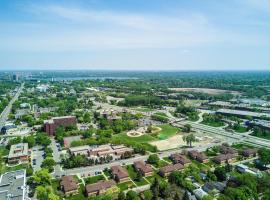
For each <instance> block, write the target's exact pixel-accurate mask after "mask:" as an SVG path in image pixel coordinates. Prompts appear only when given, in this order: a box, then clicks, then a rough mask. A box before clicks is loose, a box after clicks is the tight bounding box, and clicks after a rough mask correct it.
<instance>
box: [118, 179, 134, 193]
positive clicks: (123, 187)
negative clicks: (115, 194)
mask: <svg viewBox="0 0 270 200" xmlns="http://www.w3.org/2000/svg"><path fill="white" fill-rule="evenodd" d="M117 187H118V188H119V189H120V191H124V190H127V189H129V188H133V187H135V185H134V184H133V183H132V181H128V182H124V183H119V184H117Z"/></svg>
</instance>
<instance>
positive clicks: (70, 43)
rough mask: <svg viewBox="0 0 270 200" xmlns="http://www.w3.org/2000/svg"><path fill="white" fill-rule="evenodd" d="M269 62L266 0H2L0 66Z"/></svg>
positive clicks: (171, 66)
mask: <svg viewBox="0 0 270 200" xmlns="http://www.w3.org/2000/svg"><path fill="white" fill-rule="evenodd" d="M11 69H15V70H21V69H42V70H43V69H98V70H101V69H110V70H111V69H118V70H119V69H121V70H123V69H126V70H270V0H223V1H220V0H188V1H187V0H147V1H146V0H85V1H82V0H81V1H80V0H77V1H70V0H66V1H63V0H59V1H50V0H44V1H42V0H40V1H27V0H24V1H21V0H12V1H10V0H0V70H11Z"/></svg>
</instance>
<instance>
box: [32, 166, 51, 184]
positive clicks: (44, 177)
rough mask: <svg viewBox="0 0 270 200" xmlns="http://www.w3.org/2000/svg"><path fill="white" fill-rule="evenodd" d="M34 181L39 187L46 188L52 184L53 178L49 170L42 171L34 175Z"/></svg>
mask: <svg viewBox="0 0 270 200" xmlns="http://www.w3.org/2000/svg"><path fill="white" fill-rule="evenodd" d="M33 179H34V181H35V183H36V184H37V185H43V186H46V185H51V183H52V176H51V174H50V173H49V171H48V169H41V170H39V171H37V172H36V173H35V174H34V176H33Z"/></svg>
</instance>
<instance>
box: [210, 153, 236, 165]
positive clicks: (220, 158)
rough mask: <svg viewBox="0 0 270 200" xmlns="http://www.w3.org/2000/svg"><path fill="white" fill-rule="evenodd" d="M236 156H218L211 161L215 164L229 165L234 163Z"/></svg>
mask: <svg viewBox="0 0 270 200" xmlns="http://www.w3.org/2000/svg"><path fill="white" fill-rule="evenodd" d="M235 159H236V155H235V154H220V155H217V156H215V157H214V158H213V161H214V162H215V163H217V164H225V163H231V162H233V161H235Z"/></svg>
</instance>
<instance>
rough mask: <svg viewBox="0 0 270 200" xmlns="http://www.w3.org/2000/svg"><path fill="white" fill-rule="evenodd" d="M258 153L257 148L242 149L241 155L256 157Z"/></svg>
mask: <svg viewBox="0 0 270 200" xmlns="http://www.w3.org/2000/svg"><path fill="white" fill-rule="evenodd" d="M257 153H258V150H257V149H244V150H243V151H242V155H243V156H245V157H248V158H251V157H256V156H257Z"/></svg>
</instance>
